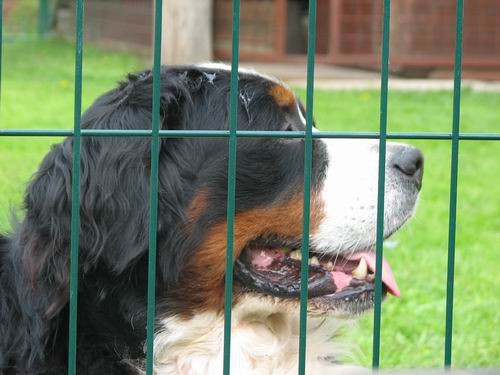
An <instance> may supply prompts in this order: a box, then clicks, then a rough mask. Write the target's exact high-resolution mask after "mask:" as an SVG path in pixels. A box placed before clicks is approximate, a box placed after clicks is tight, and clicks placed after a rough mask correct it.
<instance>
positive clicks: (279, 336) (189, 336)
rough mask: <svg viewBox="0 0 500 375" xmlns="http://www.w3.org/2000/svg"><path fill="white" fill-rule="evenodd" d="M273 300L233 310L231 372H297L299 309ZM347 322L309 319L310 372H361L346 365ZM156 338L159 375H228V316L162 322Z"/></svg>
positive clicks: (249, 301)
mask: <svg viewBox="0 0 500 375" xmlns="http://www.w3.org/2000/svg"><path fill="white" fill-rule="evenodd" d="M287 305H288V304H286V303H284V302H283V301H281V302H280V301H278V300H274V299H271V298H269V297H264V298H261V297H248V298H245V299H244V300H243V301H239V302H238V303H237V304H236V306H235V307H234V308H233V312H232V333H231V368H232V369H233V370H234V371H235V373H238V374H244V375H247V374H252V375H257V374H259V375H261V374H262V375H264V374H269V375H271V374H272V375H288V374H296V373H297V366H298V350H299V314H298V309H297V306H296V305H295V306H294V307H293V308H291V306H289V305H288V306H287ZM343 324H345V322H344V323H342V320H341V319H335V318H325V317H324V316H321V317H319V316H318V317H309V319H308V326H307V362H306V369H307V371H306V372H307V374H339V373H340V374H346V373H348V372H350V373H358V370H359V368H353V367H350V366H341V365H339V364H338V363H337V361H338V360H339V359H340V357H342V356H345V355H346V354H347V352H348V350H347V348H346V346H345V345H344V344H343V343H341V342H339V341H338V338H337V335H338V332H339V328H340V327H341V325H343ZM161 327H162V328H161V331H159V332H158V333H157V334H156V337H155V348H156V349H155V355H154V358H155V370H156V371H155V373H156V374H157V375H166V374H169V375H170V374H179V375H180V374H183V375H184V374H186V375H187V374H189V375H209V374H222V372H223V371H222V365H223V338H224V316H223V314H217V313H213V312H212V313H210V312H205V313H201V314H196V316H195V317H193V318H191V319H184V320H182V319H180V318H178V317H169V318H165V319H162V320H161Z"/></svg>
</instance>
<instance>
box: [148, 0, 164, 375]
mask: <svg viewBox="0 0 500 375" xmlns="http://www.w3.org/2000/svg"><path fill="white" fill-rule="evenodd" d="M162 3H163V1H162V0H155V30H154V31H155V38H154V56H153V103H152V107H153V108H152V114H151V130H152V132H151V180H150V184H151V187H150V193H149V210H150V211H149V252H148V309H147V337H146V373H147V375H153V365H154V326H155V291H156V251H157V250H156V245H157V236H156V235H157V228H158V166H159V157H160V87H161V75H160V73H161V29H162V11H163V7H162V5H163V4H162Z"/></svg>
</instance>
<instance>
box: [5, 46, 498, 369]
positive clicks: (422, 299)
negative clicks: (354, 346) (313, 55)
mask: <svg viewBox="0 0 500 375" xmlns="http://www.w3.org/2000/svg"><path fill="white" fill-rule="evenodd" d="M84 53H85V58H84V61H85V62H84V86H83V87H84V88H83V102H84V103H83V104H84V108H85V107H87V106H88V105H89V104H90V103H91V102H92V100H93V99H94V98H96V96H98V95H99V94H101V93H103V92H104V91H106V90H107V89H109V88H110V87H112V86H113V85H114V83H115V82H117V81H118V80H120V79H122V78H123V77H124V75H125V73H126V72H128V71H131V70H136V69H140V68H142V67H144V63H143V62H141V61H140V60H138V59H136V58H134V57H133V56H130V55H127V54H123V53H121V54H120V53H108V52H103V51H100V50H98V49H94V48H90V47H86V48H85V52H84ZM3 61H4V64H3V77H2V103H1V109H0V127H2V128H25V129H34V128H36V129H46V128H52V129H70V128H72V118H73V113H72V109H73V90H74V87H73V75H74V50H73V45H72V44H70V43H64V42H59V41H46V42H24V43H12V44H6V45H4V60H3ZM298 91H299V93H300V94H301V95H304V92H303V91H302V90H298ZM499 108H500V94H498V93H475V92H471V91H465V92H464V93H463V105H462V116H461V119H462V130H463V131H465V132H500V110H499ZM378 112H379V94H378V92H375V91H352V92H350V91H346V92H327V91H318V92H317V93H316V96H315V117H316V122H317V126H318V127H319V128H320V129H322V130H358V131H374V130H377V126H378V122H379V114H378ZM451 116H452V93H451V92H429V93H421V92H419V93H417V92H391V94H390V97H389V130H390V131H433V132H447V131H449V129H450V128H451ZM57 141H58V139H57V138H38V139H28V138H5V137H4V138H0V229H2V231H5V230H7V229H8V228H9V218H10V216H11V212H12V210H14V211H15V210H17V209H18V208H19V206H20V202H21V197H22V192H23V190H24V186H25V184H26V182H27V181H28V180H29V178H30V175H31V174H32V173H33V172H34V171H35V170H36V167H37V165H38V163H39V161H40V160H41V158H42V157H43V155H44V154H45V153H46V152H47V150H48V148H49V145H50V144H52V143H54V142H57ZM411 143H412V144H415V145H416V146H418V147H420V148H421V149H422V150H423V152H424V154H425V157H426V165H425V177H424V187H423V190H422V196H421V199H420V206H419V209H418V212H417V215H416V217H415V218H414V219H413V221H412V222H411V223H410V225H408V226H407V227H406V228H405V229H404V230H402V231H401V232H400V233H399V234H397V235H396V236H395V237H393V238H392V239H390V240H389V241H387V244H386V251H385V255H386V257H387V258H388V259H389V260H390V262H391V263H392V266H393V270H394V271H395V274H396V277H397V279H398V282H399V285H400V287H401V290H402V297H401V298H400V299H395V298H389V299H388V300H387V301H386V302H385V303H384V305H383V321H382V348H381V349H382V355H381V366H382V367H383V368H415V367H440V366H441V365H442V362H443V344H444V323H445V320H444V313H445V295H446V262H447V239H448V232H447V231H448V204H449V175H450V172H449V169H450V152H451V150H450V142H449V141H414V142H411ZM499 155H500V142H473V141H464V142H462V143H461V145H460V171H459V205H458V230H457V255H456V284H455V291H456V294H455V315H454V316H455V320H454V322H455V325H454V337H453V345H454V346H453V347H454V352H453V363H454V366H456V367H469V368H471V367H499V366H500V335H498V326H500V313H499V311H500V297H499V294H498V291H499V290H500V277H499V274H498V273H497V272H498V270H497V268H498V264H499V262H498V248H497V247H496V246H497V245H498V243H499V242H500V174H499ZM372 318H373V316H372V314H369V315H367V316H366V317H364V318H363V319H362V320H361V324H360V325H359V327H358V329H357V331H356V334H353V335H352V336H353V339H354V340H355V341H357V342H358V343H359V346H360V347H361V353H363V354H360V355H359V356H360V359H361V361H362V363H363V364H365V365H367V366H369V365H370V364H371V327H372V323H371V322H372Z"/></svg>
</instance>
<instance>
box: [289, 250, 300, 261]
mask: <svg viewBox="0 0 500 375" xmlns="http://www.w3.org/2000/svg"><path fill="white" fill-rule="evenodd" d="M290 258H292V259H295V260H301V259H302V252H301V251H300V250H294V251H292V252H291V253H290Z"/></svg>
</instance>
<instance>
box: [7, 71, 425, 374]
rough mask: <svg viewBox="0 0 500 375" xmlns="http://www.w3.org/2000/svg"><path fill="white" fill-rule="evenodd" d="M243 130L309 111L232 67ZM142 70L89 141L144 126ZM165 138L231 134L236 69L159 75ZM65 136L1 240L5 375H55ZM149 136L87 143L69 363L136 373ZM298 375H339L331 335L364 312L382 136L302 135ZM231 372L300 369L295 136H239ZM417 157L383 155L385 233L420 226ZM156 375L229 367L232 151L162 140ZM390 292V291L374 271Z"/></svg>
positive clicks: (279, 125)
mask: <svg viewBox="0 0 500 375" xmlns="http://www.w3.org/2000/svg"><path fill="white" fill-rule="evenodd" d="M238 80H239V92H238V95H239V97H238V129H239V130H261V131H262V130H264V131H268V130H269V131H304V130H305V126H306V125H305V122H306V121H305V116H306V113H305V109H304V107H303V105H302V104H301V102H300V100H299V99H298V98H297V97H296V96H295V95H294V93H293V92H292V91H291V90H290V89H289V88H288V87H287V86H286V85H285V84H283V83H282V82H280V81H279V80H277V79H275V78H272V77H268V76H265V75H261V74H258V73H257V72H254V71H250V70H241V71H240V72H239V78H238ZM152 89H153V75H152V73H151V71H144V72H141V73H138V74H130V75H128V77H127V79H126V80H125V81H124V82H121V83H119V85H118V86H117V87H116V88H115V89H114V90H112V91H110V92H108V93H106V94H104V95H103V96H101V97H100V98H98V99H97V100H96V101H95V103H94V104H93V105H92V106H91V107H90V108H89V109H88V110H87V111H86V112H85V113H84V115H83V116H82V128H83V129H120V130H123V129H126V130H137V129H150V128H151V111H152ZM160 90H161V97H160V118H161V129H168V130H227V129H228V127H229V110H228V108H229V97H230V68H228V67H227V66H225V65H221V64H205V65H193V66H177V67H162V69H161V89H160ZM72 152H73V150H72V139H71V138H68V139H66V140H64V141H63V142H62V143H60V144H57V145H54V146H53V147H52V149H51V150H50V152H49V153H48V154H47V155H46V157H45V158H44V159H43V161H42V163H41V165H40V167H39V169H38V171H37V172H36V173H35V175H34V176H33V178H32V180H31V182H30V183H29V186H28V187H27V191H26V194H25V197H24V209H25V217H24V219H23V220H22V221H21V222H19V223H18V225H17V226H16V228H15V229H14V231H13V233H11V234H5V235H2V236H1V237H0V369H1V370H0V373H1V374H9V375H10V374H59V375H60V374H64V373H66V368H67V351H68V345H67V336H68V304H69V283H70V271H69V269H70V232H71V231H70V223H71V176H72V170H71V160H72ZM150 152H151V150H150V139H149V138H148V137H139V136H137V137H83V138H82V141H81V190H80V198H79V199H80V221H81V226H80V247H79V289H78V339H77V368H78V373H79V374H93V375H95V374H103V375H104V374H105V375H113V374H120V375H123V374H139V373H143V371H144V368H145V337H146V305H147V303H146V294H147V273H148V263H147V255H148V236H147V233H148V226H149V191H150V182H149V181H150V160H151V159H150ZM312 156H313V165H312V172H311V175H312V176H311V196H310V204H311V216H310V246H309V259H308V260H307V261H308V263H309V266H308V267H309V279H308V296H309V297H308V325H307V358H306V371H307V373H308V374H320V373H321V374H337V373H343V372H342V371H344V370H345V371H347V370H348V369H349V367H347V366H343V365H342V364H341V360H342V356H343V355H344V353H345V351H344V345H343V344H341V342H340V341H339V339H338V335H339V327H341V326H342V325H343V323H342V322H343V321H345V320H349V319H351V318H353V317H355V316H357V315H359V314H361V313H363V312H365V311H367V310H370V309H371V308H372V306H373V301H374V281H373V280H374V271H375V253H374V244H375V242H376V205H377V176H378V174H377V170H378V169H377V165H378V141H376V140H375V141H374V140H333V139H328V140H321V139H314V140H313V148H312ZM236 160H237V168H236V169H237V172H236V198H235V207H236V208H235V210H236V213H235V221H234V288H233V306H232V340H231V349H232V350H231V364H232V367H233V369H235V371H236V372H237V373H238V374H278V375H279V374H295V373H296V371H297V362H298V337H299V328H298V322H299V296H300V288H299V285H300V267H301V262H303V261H304V260H303V259H301V252H300V246H301V234H302V219H303V217H302V211H303V188H304V187H303V174H304V139H286V138H239V139H238V140H237V159H236ZM422 176H423V157H422V154H421V152H420V151H419V150H418V149H416V148H413V147H411V146H408V145H403V144H392V143H388V144H387V158H386V189H385V216H384V233H383V236H384V238H387V237H389V236H390V235H391V234H392V233H394V232H395V231H397V230H398V229H399V228H400V227H401V226H402V225H403V224H404V223H405V222H406V221H407V220H408V219H409V218H410V217H411V216H412V215H413V213H414V210H415V206H416V202H417V199H418V196H419V191H420V188H421V184H422ZM158 180H159V193H158V227H157V238H158V251H157V269H158V271H157V278H156V324H155V339H154V343H155V352H154V368H155V373H156V374H159V375H163V374H194V375H197V374H220V373H222V358H223V349H222V348H223V345H222V343H223V326H224V313H223V311H224V279H225V263H226V261H225V259H226V227H227V221H226V205H227V180H228V139H227V138H194V137H190V138H168V137H166V138H162V139H161V144H160V154H159V174H158ZM382 282H383V290H384V295H385V294H392V295H396V296H397V295H399V290H398V286H397V284H396V281H395V278H394V276H393V274H392V271H391V268H390V266H389V264H388V263H387V262H386V261H385V260H384V262H383V269H382Z"/></svg>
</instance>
